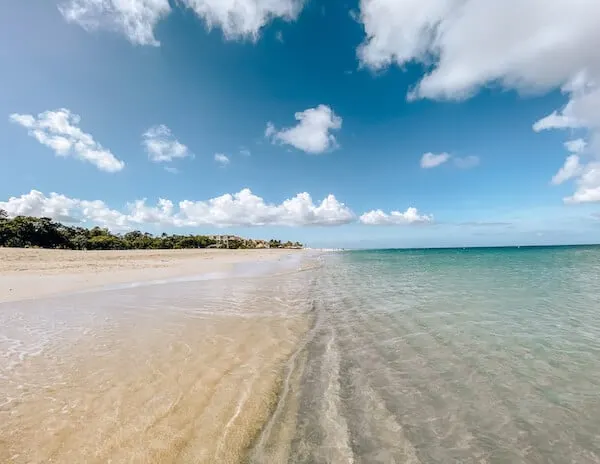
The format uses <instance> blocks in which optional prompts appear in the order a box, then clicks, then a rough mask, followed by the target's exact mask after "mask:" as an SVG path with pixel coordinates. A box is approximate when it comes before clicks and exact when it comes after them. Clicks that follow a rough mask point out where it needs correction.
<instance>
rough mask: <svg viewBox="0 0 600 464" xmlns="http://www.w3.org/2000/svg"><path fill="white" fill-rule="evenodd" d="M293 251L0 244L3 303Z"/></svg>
mask: <svg viewBox="0 0 600 464" xmlns="http://www.w3.org/2000/svg"><path fill="white" fill-rule="evenodd" d="M304 252H305V250H302V249H300V250H295V249H247V250H222V249H182V250H114V251H113V250H105V251H104V250H102V251H100V250H94V251H79V250H54V249H37V248H0V303H5V302H9V301H10V302H14V301H21V300H28V299H37V298H44V297H51V296H58V295H63V294H69V293H76V292H80V291H89V290H94V289H102V288H103V287H107V286H115V285H121V284H123V285H126V284H129V283H136V284H138V283H144V282H146V283H149V282H152V281H162V280H171V279H178V278H185V277H195V276H202V275H204V274H210V273H220V272H223V273H224V272H229V271H232V270H233V269H234V267H235V266H236V265H240V264H247V265H251V264H252V263H257V264H259V263H265V262H276V261H279V260H282V259H286V258H287V257H289V256H292V255H296V254H299V253H304Z"/></svg>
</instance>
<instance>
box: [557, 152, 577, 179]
mask: <svg viewBox="0 0 600 464" xmlns="http://www.w3.org/2000/svg"><path fill="white" fill-rule="evenodd" d="M580 173H581V164H579V156H577V155H570V156H568V157H567V159H566V160H565V164H564V165H563V167H562V168H560V169H559V171H558V172H557V173H556V174H555V175H554V177H553V178H552V183H553V184H554V185H559V184H562V183H563V182H565V181H567V180H569V179H572V178H574V177H576V176H578V175H579V174H580Z"/></svg>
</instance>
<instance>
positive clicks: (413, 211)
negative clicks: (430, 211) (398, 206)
mask: <svg viewBox="0 0 600 464" xmlns="http://www.w3.org/2000/svg"><path fill="white" fill-rule="evenodd" d="M359 220H360V222H361V223H362V224H366V225H369V226H391V225H405V224H426V223H429V222H433V216H431V215H427V214H419V211H418V210H417V208H413V207H410V208H408V209H407V210H406V211H404V212H403V213H402V212H400V211H392V212H390V213H389V214H388V213H385V212H383V211H382V210H380V209H376V210H373V211H369V212H368V213H365V214H363V215H362V216H361V217H360V218H359Z"/></svg>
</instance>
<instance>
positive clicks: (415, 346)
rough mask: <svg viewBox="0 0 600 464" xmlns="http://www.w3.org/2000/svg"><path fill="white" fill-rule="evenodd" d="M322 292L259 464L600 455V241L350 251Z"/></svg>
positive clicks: (335, 262)
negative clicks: (285, 431)
mask: <svg viewBox="0 0 600 464" xmlns="http://www.w3.org/2000/svg"><path fill="white" fill-rule="evenodd" d="M317 287H318V290H316V292H315V295H316V296H315V307H316V319H315V326H314V329H313V332H311V335H309V338H310V340H309V341H308V343H307V344H306V346H305V348H304V349H303V351H302V354H301V356H299V357H298V359H297V361H296V363H295V364H296V370H297V371H298V373H297V379H296V381H297V387H296V388H295V389H293V392H292V393H291V394H290V395H288V397H287V399H286V398H283V399H282V402H283V403H284V404H285V402H286V401H288V402H289V406H288V407H282V408H280V409H281V410H286V409H288V410H289V414H288V416H287V417H286V415H285V413H281V414H280V418H278V419H276V420H275V421H274V422H275V423H274V424H271V428H270V429H269V430H267V431H266V433H265V432H263V436H262V437H261V440H260V441H259V443H258V445H257V447H256V449H255V451H254V458H255V462H277V461H276V460H274V459H273V458H274V456H277V455H278V454H277V453H283V454H284V455H285V456H286V458H285V460H286V461H289V462H298V463H300V462H302V463H309V462H338V463H346V462H361V463H393V462H414V463H417V462H420V463H434V462H438V463H445V462H461V463H467V462H473V463H480V462H490V463H521V462H523V463H567V462H577V463H597V462H600V248H583V247H578V248H528V249H523V248H521V249H470V250H408V251H364V252H350V253H342V254H337V255H333V256H331V257H329V258H328V259H327V263H326V265H325V267H324V268H323V269H322V274H321V276H320V278H319V279H318V285H317ZM277 421H279V423H281V424H286V421H287V422H288V423H289V421H293V422H294V427H293V428H294V430H293V432H292V433H290V438H289V441H288V442H287V444H286V445H283V444H282V442H281V440H280V437H279V436H278V435H277V429H278V427H277ZM282 427H283V428H285V425H283V426H282ZM285 446H288V448H287V449H285V451H282V447H285Z"/></svg>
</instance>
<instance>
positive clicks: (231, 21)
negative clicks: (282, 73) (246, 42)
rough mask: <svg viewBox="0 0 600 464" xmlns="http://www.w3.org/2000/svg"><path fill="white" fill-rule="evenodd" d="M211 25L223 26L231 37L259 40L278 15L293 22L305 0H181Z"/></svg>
mask: <svg viewBox="0 0 600 464" xmlns="http://www.w3.org/2000/svg"><path fill="white" fill-rule="evenodd" d="M181 1H182V3H183V4H184V5H186V6H188V7H189V8H191V9H192V10H193V11H194V12H195V13H196V14H197V15H198V16H199V17H201V18H203V19H204V20H205V21H206V24H207V25H208V27H209V28H212V27H219V28H221V30H222V31H223V34H224V36H225V38H227V39H240V38H249V39H251V40H257V39H258V36H259V34H260V30H261V29H262V28H263V27H264V26H266V25H267V24H268V23H269V22H271V21H272V20H273V19H275V18H280V19H283V20H284V21H293V20H295V19H296V18H297V17H298V14H299V13H300V11H301V10H302V7H303V4H304V0H181Z"/></svg>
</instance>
